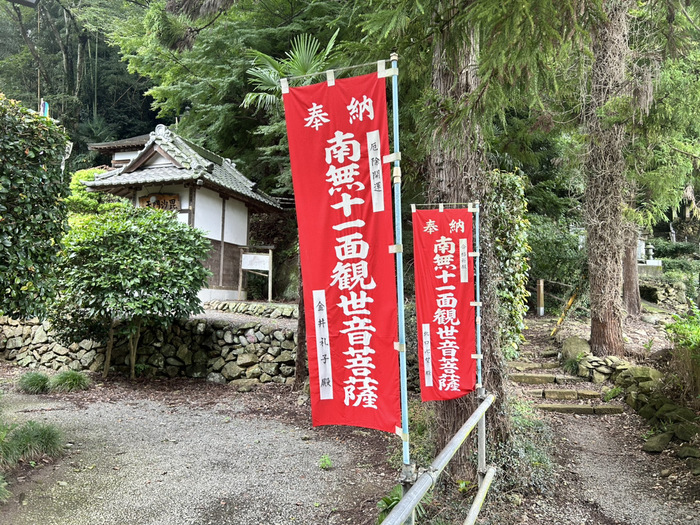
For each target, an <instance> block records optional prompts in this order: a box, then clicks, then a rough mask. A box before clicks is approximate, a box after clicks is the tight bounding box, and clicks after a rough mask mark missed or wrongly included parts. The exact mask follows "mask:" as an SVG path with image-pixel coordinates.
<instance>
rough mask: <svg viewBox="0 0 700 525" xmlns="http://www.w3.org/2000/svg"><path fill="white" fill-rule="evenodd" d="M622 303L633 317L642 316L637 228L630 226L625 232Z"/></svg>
mask: <svg viewBox="0 0 700 525" xmlns="http://www.w3.org/2000/svg"><path fill="white" fill-rule="evenodd" d="M622 276H623V278H622V302H623V304H624V306H625V310H626V311H627V315H629V316H631V317H639V316H640V315H642V298H641V296H640V295H639V271H638V269H637V228H636V227H635V226H634V225H632V224H630V225H628V227H627V228H626V230H625V257H624V261H623V270H622Z"/></svg>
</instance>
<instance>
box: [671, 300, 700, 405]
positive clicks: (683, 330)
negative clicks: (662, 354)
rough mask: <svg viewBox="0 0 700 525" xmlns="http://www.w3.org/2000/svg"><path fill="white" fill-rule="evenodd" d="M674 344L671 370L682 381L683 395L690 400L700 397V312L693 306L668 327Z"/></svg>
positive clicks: (675, 318) (675, 317) (676, 317)
mask: <svg viewBox="0 0 700 525" xmlns="http://www.w3.org/2000/svg"><path fill="white" fill-rule="evenodd" d="M666 331H667V332H668V334H669V338H670V339H671V341H672V342H673V346H674V348H673V351H672V354H671V355H672V359H671V369H672V370H673V372H674V373H675V374H676V375H677V376H678V378H679V379H680V386H681V388H682V395H683V396H684V397H686V398H687V399H689V400H694V399H696V398H697V397H698V396H700V310H699V309H698V307H697V306H695V305H691V307H690V309H689V311H688V313H687V314H685V315H684V316H674V322H673V323H672V324H668V325H666Z"/></svg>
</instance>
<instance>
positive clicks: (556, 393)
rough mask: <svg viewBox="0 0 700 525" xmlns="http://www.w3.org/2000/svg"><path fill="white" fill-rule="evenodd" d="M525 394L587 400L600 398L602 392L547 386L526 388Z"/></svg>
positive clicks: (549, 397) (557, 398)
mask: <svg viewBox="0 0 700 525" xmlns="http://www.w3.org/2000/svg"><path fill="white" fill-rule="evenodd" d="M524 393H525V395H526V396H527V397H532V398H535V399H539V398H544V399H555V400H565V399H580V400H587V399H600V397H601V393H600V392H598V391H596V390H578V389H576V390H566V389H563V388H562V389H557V388H545V389H544V390H543V389H540V388H536V389H532V390H526V391H525V392H524Z"/></svg>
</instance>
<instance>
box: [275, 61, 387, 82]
mask: <svg viewBox="0 0 700 525" xmlns="http://www.w3.org/2000/svg"><path fill="white" fill-rule="evenodd" d="M392 60H398V56H394V55H392V57H391V58H390V59H388V60H387V59H384V60H376V61H374V62H365V63H364V64H356V65H354V66H344V67H334V68H333V69H330V70H328V71H332V73H331V74H332V75H335V74H336V73H339V72H341V71H350V70H351V69H359V68H361V67H370V66H372V67H374V68H375V69H376V70H377V72H379V71H378V70H379V67H380V66H379V63H380V62H381V63H382V64H385V63H386V62H389V61H392ZM384 68H385V69H384V71H385V72H387V73H390V75H394V74H395V75H398V71H399V70H398V68H390V69H386V66H384ZM328 71H318V72H316V73H308V74H306V75H297V76H295V77H285V78H281V79H280V82H281V81H283V80H284V81H285V82H287V83H288V82H289V81H290V80H296V79H298V78H309V77H317V76H327V75H328ZM390 75H387V76H390Z"/></svg>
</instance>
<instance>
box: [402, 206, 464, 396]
mask: <svg viewBox="0 0 700 525" xmlns="http://www.w3.org/2000/svg"><path fill="white" fill-rule="evenodd" d="M472 238H473V236H472V214H471V213H470V212H468V211H467V210H464V209H449V210H448V209H445V210H442V211H440V210H417V211H415V212H414V213H413V244H414V255H415V280H416V317H417V320H418V362H419V367H420V377H421V397H422V399H423V401H440V400H447V399H456V398H458V397H462V396H463V395H465V394H467V393H469V392H471V391H473V390H474V387H475V385H476V360H475V359H474V358H473V357H472V355H473V354H475V353H476V331H475V307H474V306H473V305H472V303H473V302H474V259H473V257H472V255H471V254H472V249H473V248H472Z"/></svg>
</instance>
